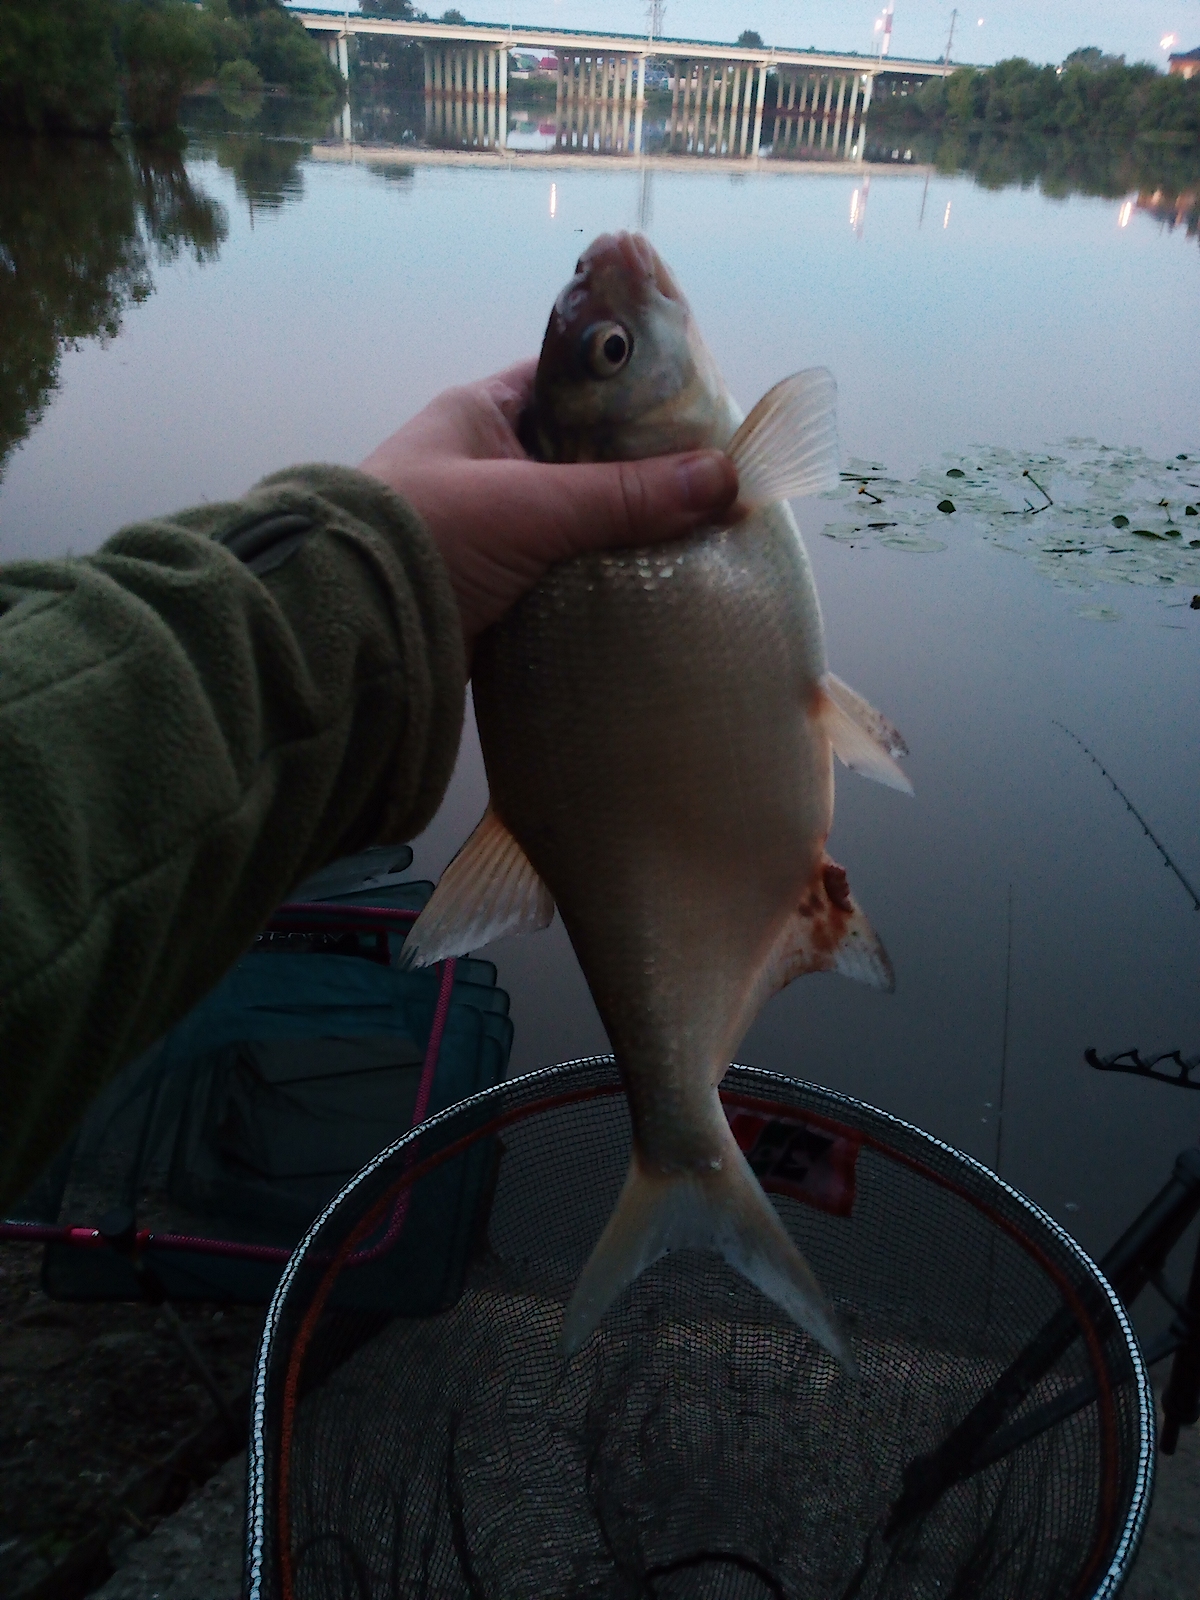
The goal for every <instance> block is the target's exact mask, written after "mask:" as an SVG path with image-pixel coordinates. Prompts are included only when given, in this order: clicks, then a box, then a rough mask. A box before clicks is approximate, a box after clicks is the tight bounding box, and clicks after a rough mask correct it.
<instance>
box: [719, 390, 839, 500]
mask: <svg viewBox="0 0 1200 1600" xmlns="http://www.w3.org/2000/svg"><path fill="white" fill-rule="evenodd" d="M727 454H728V455H729V457H730V459H731V460H732V462H733V464H734V466H735V467H736V468H737V470H738V500H739V502H740V503H741V504H743V505H745V506H751V507H753V506H768V505H774V503H775V502H776V501H777V500H788V499H791V498H792V496H793V495H796V496H799V495H806V494H820V493H821V492H822V491H823V490H825V489H836V488H837V485H838V446H837V383H836V382H835V381H834V376H833V373H832V372H830V370H829V368H828V367H809V368H807V369H806V370H805V371H804V372H797V373H795V374H794V375H793V376H792V377H790V378H785V379H784V380H783V382H782V383H777V384H776V385H775V387H774V388H773V389H768V391H767V393H766V394H765V395H763V397H762V399H761V400H760V401H759V402H758V404H757V405H756V406H755V407H754V410H753V411H752V412H751V413H750V415H749V416H748V417H747V418H746V420H745V422H743V423H742V425H741V427H740V428H739V429H738V431H737V432H736V433H735V434H734V436H733V438H732V440H731V441H730V443H729V445H728V448H727Z"/></svg>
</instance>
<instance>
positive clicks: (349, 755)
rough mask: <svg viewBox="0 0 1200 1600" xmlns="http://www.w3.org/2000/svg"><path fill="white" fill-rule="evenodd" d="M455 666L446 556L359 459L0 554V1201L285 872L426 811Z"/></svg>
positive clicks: (167, 1017) (388, 836)
mask: <svg viewBox="0 0 1200 1600" xmlns="http://www.w3.org/2000/svg"><path fill="white" fill-rule="evenodd" d="M222 541H223V542H222ZM463 691H464V664H463V649H462V636H461V629H460V626H459V621H458V614H457V611H456V608H455V601H454V598H453V595H452V593H451V590H450V586H449V582H448V580H447V577H446V574H445V572H444V570H443V568H442V565H441V562H440V560H439V558H438V556H437V555H436V553H435V552H434V550H433V547H432V545H431V544H430V542H429V540H428V538H427V536H426V534H425V532H424V530H423V529H422V528H421V526H420V524H419V523H418V522H417V519H416V518H415V517H414V516H413V515H412V513H411V512H410V511H409V510H408V509H407V508H406V507H405V506H404V504H403V502H401V501H400V500H398V499H397V498H396V497H394V496H392V495H390V494H389V493H388V491H386V490H385V489H383V488H382V487H381V486H380V485H378V484H375V483H373V482H372V481H371V480H369V479H367V478H364V477H362V476H360V475H359V474H356V473H349V472H345V471H339V470H337V469H330V468H319V469H317V468H309V469H295V470H294V471H292V472H289V473H284V474H280V475H278V476H277V477H276V478H274V479H269V480H267V481H266V483H265V484H263V485H260V486H259V488H258V489H257V490H256V491H254V493H253V494H252V495H251V496H249V497H248V498H247V499H246V500H245V501H242V502H239V503H237V504H235V505H222V506H211V507H202V508H199V509H197V510H194V511H190V512H186V513H183V514H181V515H179V516H177V517H174V518H170V519H164V520H162V521H157V522H150V523H143V524H140V525H138V526H135V527H131V528H127V529H125V530H123V531H122V532H121V533H119V534H118V535H117V536H116V537H115V538H114V539H112V540H111V541H110V542H109V543H108V544H107V545H105V546H104V547H103V548H102V549H101V550H100V551H99V552H98V553H97V554H96V555H95V556H91V557H88V558H85V559H83V560H76V561H66V562H53V563H25V564H22V565H19V566H14V567H9V568H6V569H0V1210H2V1209H3V1206H4V1204H5V1203H6V1202H7V1201H8V1200H11V1198H12V1197H13V1196H14V1195H15V1194H17V1193H19V1192H20V1191H21V1189H23V1188H24V1187H25V1186H26V1184H27V1183H28V1182H29V1181H30V1180H31V1179H32V1178H33V1176H34V1175H35V1173H36V1171H37V1169H38V1167H39V1166H40V1165H41V1164H42V1162H43V1161H44V1160H45V1159H46V1158H47V1157H48V1156H49V1155H50V1154H51V1153H52V1151H53V1150H54V1148H55V1147H56V1146H57V1145H58V1144H60V1143H61V1141H62V1139H63V1138H64V1137H65V1136H66V1135H67V1133H68V1132H69V1131H70V1129H71V1127H72V1126H73V1124H74V1123H75V1122H76V1120H77V1119H78V1116H79V1114H81V1112H82V1110H83V1108H84V1106H85V1105H86V1103H87V1101H88V1099H90V1097H91V1096H92V1095H93V1094H94V1093H95V1092H96V1090H97V1089H98V1088H99V1087H100V1086H101V1084H102V1083H103V1082H104V1081H105V1080H106V1079H107V1078H108V1077H109V1076H111V1074H112V1073H113V1072H114V1071H115V1070H116V1069H117V1068H118V1067H119V1066H120V1065H122V1064H123V1063H124V1062H125V1061H127V1060H129V1059H131V1058H132V1057H133V1056H134V1055H136V1054H137V1053H138V1052H139V1051H140V1050H141V1049H143V1048H144V1047H145V1046H146V1045H148V1044H149V1043H150V1042H151V1041H152V1040H153V1039H154V1038H156V1037H157V1036H158V1035H159V1034H161V1033H162V1032H163V1031H164V1030H165V1029H166V1028H168V1027H169V1026H170V1025H171V1024H172V1023H173V1022H174V1021H176V1020H177V1019H178V1018H179V1017H180V1016H182V1015H183V1014H184V1012H186V1011H187V1010H188V1009H189V1008H190V1007H191V1006H192V1005H193V1004H194V1003H195V1001H196V1000H197V999H199V997H200V996H201V995H202V994H204V993H205V992H206V991H207V990H208V989H209V988H210V987H211V986H212V984H213V983H214V982H215V981H216V980H217V979H218V978H219V977H220V975H221V974H222V973H223V972H224V971H225V970H226V969H227V967H228V966H229V965H230V964H231V963H232V962H233V961H234V960H235V959H236V958H237V956H238V955H239V954H240V953H241V952H242V951H243V950H244V949H245V948H246V946H247V945H248V943H249V942H250V940H251V939H252V937H253V935H254V933H255V932H256V931H257V929H258V928H260V927H261V925H262V923H263V921H264V920H265V918H266V917H267V916H268V915H269V913H270V911H271V910H272V908H273V907H274V906H275V905H276V904H278V902H279V901H280V900H281V899H283V898H284V897H285V896H286V895H287V893H288V891H289V890H290V889H291V888H292V886H293V885H294V884H295V883H296V882H298V881H299V880H300V879H301V878H302V877H304V876H306V875H307V874H308V873H309V872H311V871H313V870H315V869H316V868H317V867H318V866H321V865H322V864H324V863H325V862H326V861H329V860H332V859H334V858H335V857H336V856H338V855H341V854H343V853H345V852H347V851H350V850H353V849H355V848H357V847H360V846H361V845H364V844H366V843H369V842H371V841H373V840H398V839H401V838H407V837H410V836H411V835H412V834H413V833H415V832H417V831H419V829H420V828H421V827H422V826H423V825H424V824H425V822H426V821H427V820H428V819H429V817H430V816H431V815H432V813H433V811H434V809H435V808H436V805H437V803H438V800H439V799H440V797H441V793H442V791H443V789H444V787H445V784H446V782H447V781H448V779H449V774H450V771H451V768H452V765H453V760H454V754H455V750H456V748H457V741H458V734H459V730H460V726H461V719H462V702H463Z"/></svg>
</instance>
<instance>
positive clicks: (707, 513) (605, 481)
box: [530, 450, 738, 564]
mask: <svg viewBox="0 0 1200 1600" xmlns="http://www.w3.org/2000/svg"><path fill="white" fill-rule="evenodd" d="M537 470H538V474H539V478H540V482H541V485H542V487H543V490H544V491H545V497H544V499H543V501H542V505H543V507H544V511H543V515H542V516H539V517H538V519H537V520H538V523H539V524H540V527H539V528H538V529H537V533H538V534H540V535H541V540H544V544H543V548H542V550H541V551H540V552H539V553H540V554H541V555H542V557H543V559H544V560H545V561H546V562H547V563H548V564H550V563H554V562H557V561H563V560H566V559H568V558H569V557H571V556H577V555H584V554H586V553H587V552H588V551H589V550H608V549H616V548H620V547H621V546H624V545H638V544H655V543H658V542H659V541H660V540H667V539H679V538H682V537H683V535H684V534H687V533H691V532H692V530H693V529H695V528H699V527H702V526H703V525H704V524H706V523H709V522H712V521H713V520H714V519H715V518H716V517H718V516H720V514H721V513H722V512H723V511H726V510H728V508H729V507H730V506H732V505H733V502H734V501H735V500H736V499H737V492H738V477H737V468H736V467H735V466H734V464H733V462H732V461H731V460H730V459H729V457H728V456H727V455H726V454H725V453H724V451H722V450H697V451H693V452H692V453H691V454H689V455H681V456H649V457H647V458H646V459H645V460H642V461H611V462H609V461H605V462H595V463H590V462H589V463H581V464H573V465H570V466H541V467H539V468H538V469H537ZM530 531H531V533H532V532H533V531H534V530H533V529H531V530H530ZM539 542H540V541H539Z"/></svg>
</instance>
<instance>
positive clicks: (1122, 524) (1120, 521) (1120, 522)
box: [1112, 517, 1129, 528]
mask: <svg viewBox="0 0 1200 1600" xmlns="http://www.w3.org/2000/svg"><path fill="white" fill-rule="evenodd" d="M1112 525H1113V527H1114V528H1127V527H1128V526H1129V518H1128V517H1114V518H1113V519H1112Z"/></svg>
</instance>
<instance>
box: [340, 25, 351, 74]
mask: <svg viewBox="0 0 1200 1600" xmlns="http://www.w3.org/2000/svg"><path fill="white" fill-rule="evenodd" d="M349 44H350V40H349V38H348V36H347V35H346V34H344V33H339V34H338V36H337V69H338V71H339V72H340V73H341V75H342V78H343V79H344V81H345V82H346V83H349V82H350V50H349Z"/></svg>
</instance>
